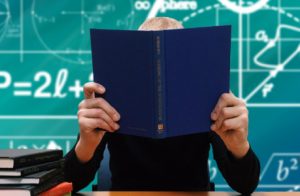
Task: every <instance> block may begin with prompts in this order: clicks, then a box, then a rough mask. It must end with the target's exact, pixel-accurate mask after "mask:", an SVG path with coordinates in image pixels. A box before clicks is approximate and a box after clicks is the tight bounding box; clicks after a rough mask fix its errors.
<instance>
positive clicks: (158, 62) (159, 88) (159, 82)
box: [156, 36, 164, 132]
mask: <svg viewBox="0 0 300 196" xmlns="http://www.w3.org/2000/svg"><path fill="white" fill-rule="evenodd" d="M160 43H161V40H160V37H159V36H156V55H157V58H156V66H157V67H156V69H157V96H158V97H157V98H158V125H157V129H158V131H159V132H162V131H163V130H164V125H163V123H162V121H163V111H162V110H163V107H162V99H163V98H162V80H161V47H160V46H161V44H160Z"/></svg>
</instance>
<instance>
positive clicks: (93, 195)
mask: <svg viewBox="0 0 300 196" xmlns="http://www.w3.org/2000/svg"><path fill="white" fill-rule="evenodd" d="M79 195H82V196H238V195H239V194H238V193H230V192H139V191H137V192H123V191H120V192H117V191H116V192H90V193H81V194H79ZM252 195H253V196H300V192H256V193H253V194H252Z"/></svg>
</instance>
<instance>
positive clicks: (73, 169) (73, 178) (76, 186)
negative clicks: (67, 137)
mask: <svg viewBox="0 0 300 196" xmlns="http://www.w3.org/2000/svg"><path fill="white" fill-rule="evenodd" d="M78 139H79V137H78ZM78 139H77V142H78ZM77 142H76V143H77ZM75 146H76V144H75V145H74V147H73V148H72V149H71V150H70V151H69V152H68V154H66V156H65V169H64V171H65V177H66V181H68V182H72V183H73V192H77V191H79V190H80V189H82V188H84V187H85V186H87V185H88V184H89V183H90V182H91V181H92V180H93V179H94V177H95V174H96V172H97V170H98V168H99V166H100V162H101V160H102V159H103V152H104V150H105V146H106V137H105V136H104V138H103V139H102V141H101V142H100V144H99V145H98V146H97V149H96V151H95V153H94V155H93V157H92V159H91V160H89V161H88V162H87V163H81V162H80V161H79V160H78V158H77V156H76V153H75Z"/></svg>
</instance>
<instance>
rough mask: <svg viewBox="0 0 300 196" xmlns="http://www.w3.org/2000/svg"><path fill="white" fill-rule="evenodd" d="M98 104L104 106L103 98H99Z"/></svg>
mask: <svg viewBox="0 0 300 196" xmlns="http://www.w3.org/2000/svg"><path fill="white" fill-rule="evenodd" d="M97 104H98V105H99V106H103V105H104V99H103V98H102V97H99V98H97Z"/></svg>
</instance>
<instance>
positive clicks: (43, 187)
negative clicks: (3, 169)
mask: <svg viewBox="0 0 300 196" xmlns="http://www.w3.org/2000/svg"><path fill="white" fill-rule="evenodd" d="M63 181H64V178H63V176H57V177H56V178H52V179H50V180H48V181H46V182H44V183H42V184H39V185H5V186H4V185H1V186H0V195H13V196H35V195H38V194H40V193H42V192H45V191H47V190H49V189H50V188H52V187H54V186H56V185H57V184H59V183H61V182H63Z"/></svg>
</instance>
